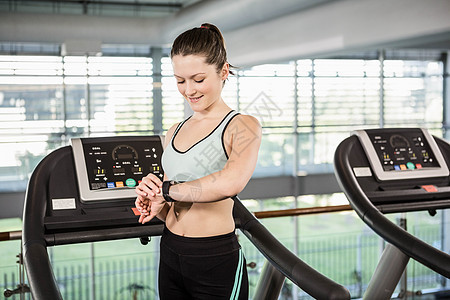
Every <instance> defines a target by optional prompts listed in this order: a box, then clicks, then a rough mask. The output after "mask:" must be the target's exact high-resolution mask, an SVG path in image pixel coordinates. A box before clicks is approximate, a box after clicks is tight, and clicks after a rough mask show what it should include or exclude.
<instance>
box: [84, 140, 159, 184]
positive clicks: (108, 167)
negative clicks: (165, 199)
mask: <svg viewBox="0 0 450 300" xmlns="http://www.w3.org/2000/svg"><path fill="white" fill-rule="evenodd" d="M83 152H84V159H85V163H86V170H87V176H88V180H89V189H90V190H101V189H114V188H134V187H135V186H136V185H138V184H139V182H140V181H141V179H142V177H144V176H146V175H147V174H149V173H153V174H155V175H156V176H158V177H160V178H161V180H163V177H164V173H163V170H162V168H161V157H160V156H161V153H162V145H161V142H160V140H159V139H158V140H155V141H132V142H129V143H127V142H122V143H120V144H118V143H117V142H105V141H102V142H96V141H95V139H94V140H93V141H89V140H85V141H84V142H83Z"/></svg>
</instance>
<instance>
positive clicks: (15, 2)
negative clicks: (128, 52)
mask: <svg viewBox="0 0 450 300" xmlns="http://www.w3.org/2000/svg"><path fill="white" fill-rule="evenodd" d="M200 1H202V0H169V1H167V0H166V1H163V0H33V1H21V0H3V1H1V3H0V10H1V11H8V12H14V13H34V14H36V13H40V14H73V15H91V16H116V17H166V16H170V15H173V14H174V13H177V12H179V11H180V10H182V9H184V8H186V7H189V6H190V5H193V4H195V3H196V2H200Z"/></svg>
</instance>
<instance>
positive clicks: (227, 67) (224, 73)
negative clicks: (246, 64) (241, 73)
mask: <svg viewBox="0 0 450 300" xmlns="http://www.w3.org/2000/svg"><path fill="white" fill-rule="evenodd" d="M220 75H221V77H222V81H225V80H226V79H227V78H228V75H230V64H229V63H224V64H223V67H222V70H221V71H220Z"/></svg>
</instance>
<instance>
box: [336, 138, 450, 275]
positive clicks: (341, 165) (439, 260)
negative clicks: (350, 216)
mask: <svg viewBox="0 0 450 300" xmlns="http://www.w3.org/2000/svg"><path fill="white" fill-rule="evenodd" d="M357 142H359V141H358V138H357V137H356V136H350V137H348V138H346V139H345V140H343V141H342V142H341V143H340V144H339V146H338V147H337V149H336V152H335V156H334V167H335V174H336V178H337V181H338V183H339V186H340V187H341V189H342V191H343V192H344V193H345V195H346V196H347V198H348V200H349V202H350V205H351V206H352V207H353V209H354V210H355V211H356V213H357V214H358V215H359V217H360V218H361V219H362V220H363V221H364V222H365V223H366V224H367V225H368V226H369V227H370V228H372V230H374V231H375V232H376V233H377V234H378V235H380V236H381V237H382V238H384V239H385V240H386V241H387V242H389V243H391V244H393V245H394V246H396V247H397V248H399V249H400V250H402V251H403V252H404V253H405V254H406V255H408V256H410V257H412V258H414V259H415V260H417V261H419V262H420V263H422V264H424V265H426V266H427V267H429V268H430V269H432V270H434V271H435V272H437V273H439V274H442V275H444V276H445V277H447V278H450V255H448V254H447V253H445V252H443V251H440V250H438V249H436V248H434V247H433V246H430V245H429V244H427V243H425V242H423V241H422V240H420V239H418V238H416V237H415V236H413V235H412V234H410V233H409V232H407V231H406V230H404V229H403V228H401V227H399V226H397V225H396V224H394V223H392V222H391V221H390V220H389V219H388V218H386V217H385V216H384V215H383V214H382V213H381V212H380V211H379V210H378V209H377V208H376V207H375V206H374V205H373V204H372V202H371V201H370V200H369V198H368V197H367V196H366V194H365V193H364V191H363V190H362V188H361V187H360V185H359V184H358V181H357V180H356V177H355V175H354V173H353V171H352V167H351V165H350V161H349V154H350V151H351V149H352V147H353V146H354V145H355V143H357Z"/></svg>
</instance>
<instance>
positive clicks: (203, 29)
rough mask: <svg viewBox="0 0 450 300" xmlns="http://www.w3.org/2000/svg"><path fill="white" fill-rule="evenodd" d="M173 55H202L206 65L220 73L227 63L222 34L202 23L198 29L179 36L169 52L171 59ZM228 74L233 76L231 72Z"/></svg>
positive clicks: (214, 27) (213, 27)
mask: <svg viewBox="0 0 450 300" xmlns="http://www.w3.org/2000/svg"><path fill="white" fill-rule="evenodd" d="M175 55H183V56H185V55H203V56H205V57H206V63H207V64H210V65H215V66H216V69H217V72H220V70H221V69H222V67H223V65H224V64H225V63H227V62H228V61H227V51H226V48H225V40H224V38H223V36H222V33H221V32H220V30H219V28H217V27H216V26H215V25H213V24H209V23H203V24H202V25H201V26H200V27H195V28H192V29H190V30H187V31H185V32H183V33H182V34H180V35H179V36H178V37H177V38H176V39H175V41H174V42H173V45H172V50H171V51H170V57H171V58H172V57H174V56H175ZM230 67H233V66H231V65H230ZM230 73H231V74H233V72H231V71H230Z"/></svg>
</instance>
